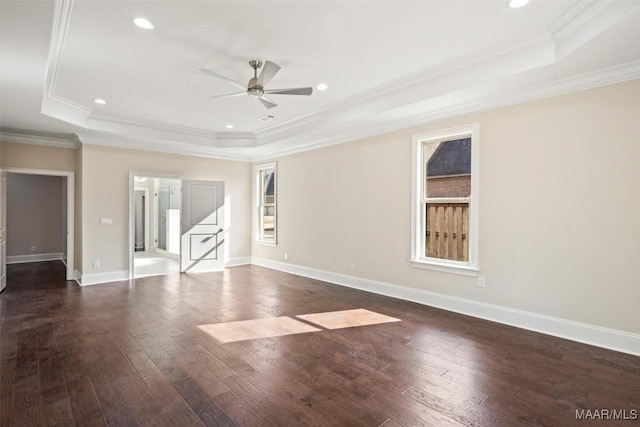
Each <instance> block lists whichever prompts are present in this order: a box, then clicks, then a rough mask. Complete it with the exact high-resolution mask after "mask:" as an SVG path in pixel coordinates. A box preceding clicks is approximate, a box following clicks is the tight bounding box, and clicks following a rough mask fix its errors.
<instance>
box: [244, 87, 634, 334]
mask: <svg viewBox="0 0 640 427" xmlns="http://www.w3.org/2000/svg"><path fill="white" fill-rule="evenodd" d="M639 101H640V80H636V81H632V82H626V83H622V84H617V85H613V86H608V87H603V88H598V89H593V90H589V91H584V92H580V93H575V94H570V95H566V96H560V97H555V98H550V99H547V100H542V101H539V102H532V103H528V104H522V105H518V106H514V107H509V108H504V109H500V110H495V111H491V112H486V113H482V114H478V115H474V116H468V117H464V118H459V119H455V120H449V121H446V122H441V123H436V124H431V125H428V126H424V127H421V128H416V129H411V130H407V131H402V132H396V133H393V134H389V135H383V136H378V137H375V138H368V139H365V140H361V141H355V142H352V143H348V144H344V145H339V146H334V147H329V148H326V149H320V150H316V151H312V152H306V153H301V154H296V155H291V156H286V157H283V158H279V159H276V160H277V162H278V215H279V216H278V241H279V244H278V246H277V247H276V248H271V247H268V246H262V245H258V244H254V245H253V250H252V254H253V255H254V256H257V257H261V258H265V259H271V260H276V261H281V262H284V254H285V253H287V254H288V261H287V262H289V263H291V264H297V265H302V266H306V267H311V268H316V269H321V270H328V271H331V272H337V273H343V274H348V275H355V276H360V277H363V278H368V279H372V280H377V281H382V282H388V283H393V284H397V285H401V286H405V287H410V288H418V289H423V290H428V291H433V292H439V293H443V294H448V295H452V296H458V297H463V298H468V299H472V300H476V301H480V302H487V303H492V304H497V305H501V306H506V307H511V308H515V309H521V310H526V311H530V312H534V313H539V314H545V315H550V316H554V317H559V318H564V319H569V320H574V321H578V322H584V323H589V324H593V325H599V326H603V327H608V328H613V329H618V330H622V331H628V332H632V333H640V310H638V303H639V302H640V286H639V282H638V273H637V270H636V268H637V265H638V263H639V262H640V221H639V220H638V218H640V197H638V195H639V189H638V185H639V183H640V140H639V135H640V120H639V118H640V105H639ZM475 122H478V123H479V124H480V165H481V167H480V206H479V209H480V211H479V213H480V229H479V233H480V235H479V237H480V244H479V249H480V252H479V262H480V269H481V271H480V275H481V276H484V277H486V288H479V287H477V286H476V282H477V279H476V278H472V277H465V276H459V275H455V274H451V273H442V272H435V271H431V270H423V269H416V268H413V267H412V266H411V264H410V263H409V262H408V260H409V258H410V238H411V236H410V226H411V225H410V218H411V215H410V200H411V198H410V187H411V137H412V135H413V134H414V133H419V132H426V131H432V130H439V129H444V128H448V127H453V126H457V125H462V124H469V123H475ZM254 191H255V189H254ZM352 262H353V263H355V264H356V271H355V272H353V271H351V270H350V264H351V263H352Z"/></svg>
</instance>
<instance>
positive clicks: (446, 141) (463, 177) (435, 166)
mask: <svg viewBox="0 0 640 427" xmlns="http://www.w3.org/2000/svg"><path fill="white" fill-rule="evenodd" d="M478 144H479V137H478V125H469V126H464V127H460V128H456V129H448V130H445V131H441V132H432V133H426V134H420V135H414V138H413V189H412V199H413V200H412V242H411V243H412V248H411V261H412V263H413V265H414V266H417V267H425V268H432V269H435V270H442V271H450V272H456V273H462V274H470V275H475V274H476V272H477V269H478V265H477V246H478V203H477V201H478Z"/></svg>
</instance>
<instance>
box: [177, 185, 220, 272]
mask: <svg viewBox="0 0 640 427" xmlns="http://www.w3.org/2000/svg"><path fill="white" fill-rule="evenodd" d="M223 224H224V182H218V181H187V180H184V181H182V238H181V242H182V250H181V251H180V271H182V272H202V271H215V270H222V269H223V268H224V251H223V250H222V248H223V245H224V236H225V232H224V228H223Z"/></svg>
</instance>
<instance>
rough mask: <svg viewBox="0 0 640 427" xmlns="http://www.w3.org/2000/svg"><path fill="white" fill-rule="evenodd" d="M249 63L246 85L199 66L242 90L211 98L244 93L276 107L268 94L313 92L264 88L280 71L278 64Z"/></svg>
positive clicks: (307, 93)
mask: <svg viewBox="0 0 640 427" xmlns="http://www.w3.org/2000/svg"><path fill="white" fill-rule="evenodd" d="M249 65H250V66H251V68H253V77H252V78H251V80H249V83H248V84H247V87H246V88H245V85H243V84H242V83H240V82H237V81H235V80H233V79H230V78H229V77H225V76H223V75H221V74H218V73H216V72H215V71H211V70H209V69H207V68H200V71H202V72H203V73H206V74H209V75H210V76H213V77H216V78H218V79H220V80H224V81H225V82H227V83H231V84H232V85H234V86H236V87H238V88H240V89H242V92H236V93H228V94H225V95H217V96H212V98H229V97H233V96H240V95H244V94H245V93H246V94H248V95H249V96H251V97H253V98H256V99H257V100H258V101H260V102H261V103H262V104H263V105H264V106H265V107H267V108H273V107H277V106H278V104H276V103H275V102H273V101H272V100H271V99H269V98H268V97H267V94H269V95H307V96H308V95H311V94H312V93H313V88H311V87H299V88H289V89H265V88H264V86H265V85H266V84H267V83H269V82H270V81H271V79H272V78H273V77H274V76H275V75H276V74H277V73H278V71H280V66H279V65H277V64H275V63H273V62H271V61H265V63H264V66H263V65H262V62H261V61H258V60H251V61H249ZM259 68H262V71H260V75H258V69H259Z"/></svg>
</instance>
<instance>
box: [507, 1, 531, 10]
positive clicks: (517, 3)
mask: <svg viewBox="0 0 640 427" xmlns="http://www.w3.org/2000/svg"><path fill="white" fill-rule="evenodd" d="M527 3H529V0H509V1H508V2H507V6H509V7H510V8H511V9H517V8H519V7H522V6H524V5H526V4H527Z"/></svg>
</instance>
